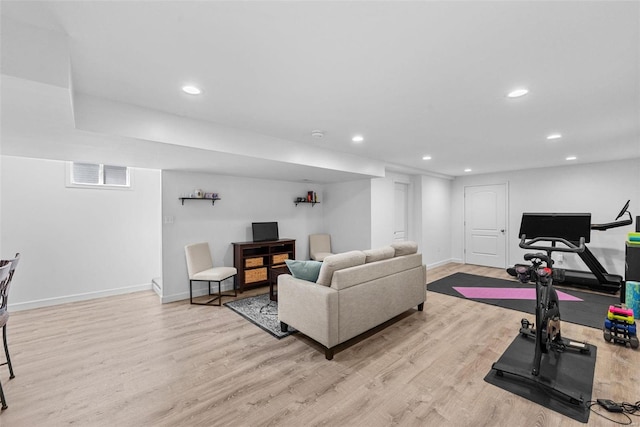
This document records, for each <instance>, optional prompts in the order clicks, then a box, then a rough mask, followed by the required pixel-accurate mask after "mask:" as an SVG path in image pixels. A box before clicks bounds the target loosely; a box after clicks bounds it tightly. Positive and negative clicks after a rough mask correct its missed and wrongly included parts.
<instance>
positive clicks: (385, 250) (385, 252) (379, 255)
mask: <svg viewBox="0 0 640 427" xmlns="http://www.w3.org/2000/svg"><path fill="white" fill-rule="evenodd" d="M362 252H363V253H364V254H365V256H366V257H367V258H366V259H365V263H367V264H368V263H370V262H376V261H382V260H383V259H389V258H393V257H394V256H395V253H396V250H395V249H393V248H392V247H391V246H385V247H382V248H378V249H367V250H366V251H362Z"/></svg>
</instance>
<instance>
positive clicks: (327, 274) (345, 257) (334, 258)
mask: <svg viewBox="0 0 640 427" xmlns="http://www.w3.org/2000/svg"><path fill="white" fill-rule="evenodd" d="M365 259H366V256H365V254H364V253H363V252H362V251H350V252H344V253H341V254H336V255H330V256H328V257H326V258H325V259H324V261H323V262H322V267H320V274H319V275H318V280H317V281H316V283H318V284H319V285H323V286H331V279H332V278H333V273H334V272H335V271H338V270H342V269H343V268H349V267H355V266H356V265H362V264H364V261H365Z"/></svg>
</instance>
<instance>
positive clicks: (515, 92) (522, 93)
mask: <svg viewBox="0 0 640 427" xmlns="http://www.w3.org/2000/svg"><path fill="white" fill-rule="evenodd" d="M528 93H529V89H525V88H518V89H514V90H512V91H511V92H509V93H508V94H507V96H508V97H509V98H519V97H521V96H525V95H526V94H528Z"/></svg>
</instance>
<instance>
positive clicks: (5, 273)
mask: <svg viewBox="0 0 640 427" xmlns="http://www.w3.org/2000/svg"><path fill="white" fill-rule="evenodd" d="M19 261H20V254H19V253H17V254H16V257H15V258H14V259H9V260H2V261H0V326H1V327H2V342H3V344H4V354H5V355H6V357H7V361H6V362H5V363H0V366H2V365H7V366H8V367H9V379H12V378H14V377H15V375H14V374H13V366H12V365H11V357H10V356H9V346H8V345H7V322H8V321H9V310H8V308H7V304H8V302H9V285H11V280H12V279H13V274H14V273H15V271H16V267H17V266H18V262H19ZM0 402H1V403H2V408H1V409H2V410H5V409H7V401H6V399H5V397H4V392H3V391H2V384H1V383H0Z"/></svg>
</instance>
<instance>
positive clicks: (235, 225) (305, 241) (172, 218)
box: [162, 171, 326, 302]
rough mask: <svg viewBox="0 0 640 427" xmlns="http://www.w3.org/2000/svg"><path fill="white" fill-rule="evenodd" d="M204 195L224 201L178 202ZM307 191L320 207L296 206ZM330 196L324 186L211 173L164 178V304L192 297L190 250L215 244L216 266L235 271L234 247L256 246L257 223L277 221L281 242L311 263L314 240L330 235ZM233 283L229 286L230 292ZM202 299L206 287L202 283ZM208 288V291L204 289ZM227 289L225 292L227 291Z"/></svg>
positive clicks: (165, 174)
mask: <svg viewBox="0 0 640 427" xmlns="http://www.w3.org/2000/svg"><path fill="white" fill-rule="evenodd" d="M195 189H202V190H204V191H206V192H211V193H218V194H219V195H220V198H221V199H222V200H220V201H217V202H215V205H213V206H212V205H211V202H210V201H200V200H186V201H185V203H184V206H183V205H182V204H181V202H180V200H178V197H180V196H181V195H183V194H188V193H191V192H193V191H194V190H195ZM307 191H315V192H316V193H317V194H318V200H319V201H320V204H317V205H315V206H312V205H308V204H300V205H298V206H295V205H294V203H293V201H294V200H295V199H296V197H303V196H306V194H307ZM325 202H326V200H325V197H324V191H323V188H322V186H321V185H317V184H309V183H299V182H286V181H273V180H262V179H253V178H242V177H235V176H226V175H213V174H206V173H188V172H176V171H163V172H162V217H163V220H164V221H163V222H164V223H163V225H162V230H163V232H162V281H163V290H162V300H163V302H170V301H176V300H181V299H185V298H188V297H189V280H188V276H187V265H186V261H185V255H184V247H185V245H187V244H189V243H196V242H209V247H210V249H211V255H212V257H213V259H214V265H215V266H220V265H227V266H232V265H233V245H232V242H244V241H251V240H252V237H253V236H252V233H251V223H252V222H263V221H277V222H278V226H279V232H280V237H281V238H292V239H296V258H297V259H308V257H309V234H313V233H321V232H325V231H326V229H325V227H324V223H323V210H324V207H325ZM231 284H232V282H231V281H229V283H225V287H224V288H226V289H229V288H230V287H231ZM195 285H196V286H194V290H195V292H196V294H197V293H199V291H200V290H201V289H204V287H206V284H200V283H197V284H195ZM203 286H204V287H203ZM224 288H223V289H224Z"/></svg>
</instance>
